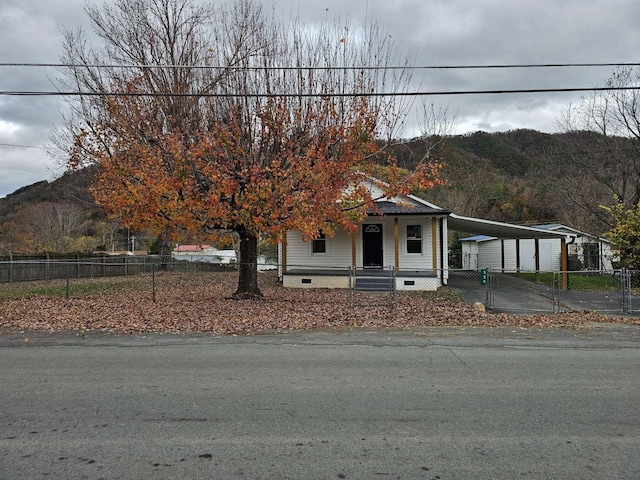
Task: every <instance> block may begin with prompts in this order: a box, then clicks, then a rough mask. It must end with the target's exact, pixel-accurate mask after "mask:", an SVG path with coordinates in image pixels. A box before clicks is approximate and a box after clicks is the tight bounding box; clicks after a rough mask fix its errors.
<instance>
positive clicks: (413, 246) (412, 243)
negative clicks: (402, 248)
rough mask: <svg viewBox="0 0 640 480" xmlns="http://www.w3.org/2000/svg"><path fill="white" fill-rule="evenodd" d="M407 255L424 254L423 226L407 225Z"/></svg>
mask: <svg viewBox="0 0 640 480" xmlns="http://www.w3.org/2000/svg"><path fill="white" fill-rule="evenodd" d="M407 253H422V225H407Z"/></svg>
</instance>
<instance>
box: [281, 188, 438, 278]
mask: <svg viewBox="0 0 640 480" xmlns="http://www.w3.org/2000/svg"><path fill="white" fill-rule="evenodd" d="M373 188H375V187H373ZM379 193H380V194H381V193H382V192H379ZM376 205H377V209H376V211H375V212H372V213H371V214H370V215H369V216H368V217H367V218H366V219H365V221H364V222H363V223H362V224H361V225H360V228H359V229H358V231H357V232H356V233H354V234H349V233H347V232H345V231H338V232H336V234H335V235H334V236H333V237H329V236H326V235H320V237H319V238H317V239H315V240H312V241H307V242H305V241H303V239H302V235H301V233H300V232H298V231H293V230H291V231H288V232H287V233H286V237H285V239H284V241H283V242H282V243H281V244H280V247H279V252H278V256H279V264H280V265H281V267H280V275H281V278H282V282H283V285H284V286H285V287H298V288H349V287H352V286H355V288H356V289H361V290H379V289H388V288H391V287H392V286H393V284H394V283H395V288H396V289H397V290H436V289H437V288H438V287H439V286H441V285H445V284H446V278H443V276H444V277H446V275H447V273H446V272H447V269H448V261H447V250H448V246H447V245H448V244H447V217H448V215H449V212H448V211H446V210H444V209H442V208H440V207H438V206H436V205H433V204H431V203H429V202H427V201H425V200H423V199H420V198H418V197H415V196H412V195H409V196H406V197H402V198H391V199H387V198H381V200H380V201H378V202H376Z"/></svg>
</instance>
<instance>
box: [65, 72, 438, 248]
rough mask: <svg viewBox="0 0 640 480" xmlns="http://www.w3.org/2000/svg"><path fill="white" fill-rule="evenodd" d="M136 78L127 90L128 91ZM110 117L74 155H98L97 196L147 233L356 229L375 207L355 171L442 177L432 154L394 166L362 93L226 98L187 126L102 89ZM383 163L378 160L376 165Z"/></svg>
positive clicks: (386, 186)
mask: <svg viewBox="0 0 640 480" xmlns="http://www.w3.org/2000/svg"><path fill="white" fill-rule="evenodd" d="M136 89H137V86H136V82H131V83H129V84H128V85H127V86H126V88H125V90H128V91H129V92H135V91H136ZM105 102H107V112H108V117H109V120H108V121H107V122H105V123H104V124H103V125H101V126H100V130H96V131H94V132H93V133H92V134H91V135H89V134H87V133H86V132H82V133H81V134H80V135H78V136H77V138H76V140H77V149H76V152H78V154H77V155H73V156H72V159H71V163H72V164H74V165H78V164H81V163H82V161H81V159H80V157H81V155H80V153H79V152H82V154H83V155H85V156H88V158H89V160H91V161H94V162H97V163H99V164H100V165H101V167H102V169H101V173H100V175H99V177H98V179H97V182H96V183H95V185H94V186H93V190H92V191H93V194H94V196H95V198H96V200H97V202H98V203H99V204H100V205H101V206H102V207H103V208H104V209H105V210H106V211H107V212H108V213H110V214H113V215H114V216H117V217H119V218H120V219H121V220H122V221H123V223H124V224H125V225H129V226H131V227H134V228H139V229H146V228H152V229H154V230H155V231H156V232H165V231H173V230H175V229H185V230H188V231H193V232H210V231H213V230H215V229H229V230H235V231H248V232H251V233H252V234H254V235H257V234H258V233H262V234H267V235H270V236H271V237H272V238H278V236H279V235H280V234H281V232H282V231H284V230H287V229H296V230H300V231H301V232H302V234H303V236H304V237H305V238H312V237H314V236H315V235H317V232H318V231H320V230H322V231H323V232H325V233H327V234H329V235H331V234H332V233H333V232H334V231H335V230H336V228H338V227H340V228H343V229H345V230H347V231H349V232H353V231H355V230H356V229H357V226H358V223H359V222H360V221H361V220H362V219H363V218H364V217H365V216H366V212H367V209H368V208H372V207H373V206H374V201H375V199H374V198H372V195H371V192H370V190H369V189H367V188H365V187H364V186H363V185H362V178H363V175H364V176H366V177H367V178H371V177H376V174H379V173H381V168H383V169H384V176H383V178H384V183H382V182H379V185H378V186H379V187H380V188H381V189H382V190H383V191H384V192H385V195H386V196H388V197H394V196H398V195H404V194H407V193H410V192H411V191H412V190H415V189H425V188H430V187H433V186H434V185H436V184H439V183H441V181H440V177H439V168H440V165H438V164H437V163H430V164H421V165H419V166H418V167H417V168H416V169H415V170H414V171H411V172H409V171H406V170H403V169H400V168H398V167H397V165H396V164H395V159H394V158H393V157H392V156H391V154H390V153H389V152H388V151H386V150H385V149H384V148H381V144H380V142H379V141H378V139H377V138H376V137H377V135H376V134H377V132H376V124H377V122H378V118H377V117H378V113H377V112H376V111H375V109H374V108H373V107H371V106H370V105H369V104H368V102H367V100H366V99H364V98H354V99H350V100H349V102H350V105H349V108H348V110H347V113H345V111H344V110H343V111H341V113H338V112H337V109H336V108H335V105H333V103H332V101H331V100H330V99H327V98H318V99H316V100H308V101H307V103H306V104H305V105H304V108H301V107H300V104H299V103H296V102H297V100H292V99H286V98H279V99H276V98H271V99H267V100H265V102H264V105H263V107H262V109H261V110H260V111H257V112H254V113H253V115H247V113H246V111H242V110H240V109H239V108H238V109H231V110H230V113H229V114H228V118H226V120H225V121H224V122H222V121H217V122H215V123H212V124H209V125H207V126H206V128H203V127H198V128H193V129H191V130H187V129H186V128H175V125H178V124H179V122H173V126H172V127H171V128H168V126H167V122H169V123H172V119H168V120H163V121H158V119H157V118H158V115H157V112H156V111H155V109H154V100H153V99H150V98H148V97H144V96H131V97H124V96H122V97H110V98H108V99H106V100H105ZM380 165H384V167H381V166H380Z"/></svg>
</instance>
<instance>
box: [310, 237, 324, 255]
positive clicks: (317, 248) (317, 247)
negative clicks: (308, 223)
mask: <svg viewBox="0 0 640 480" xmlns="http://www.w3.org/2000/svg"><path fill="white" fill-rule="evenodd" d="M311 253H327V237H326V235H325V234H324V233H322V232H320V234H319V235H318V238H314V239H313V241H312V242H311Z"/></svg>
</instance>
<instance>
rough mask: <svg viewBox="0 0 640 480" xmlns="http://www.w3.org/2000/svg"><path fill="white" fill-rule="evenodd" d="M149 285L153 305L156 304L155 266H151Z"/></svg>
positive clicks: (153, 264)
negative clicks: (150, 286)
mask: <svg viewBox="0 0 640 480" xmlns="http://www.w3.org/2000/svg"><path fill="white" fill-rule="evenodd" d="M151 279H152V280H151V284H152V289H153V303H156V265H155V263H152V264H151Z"/></svg>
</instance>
